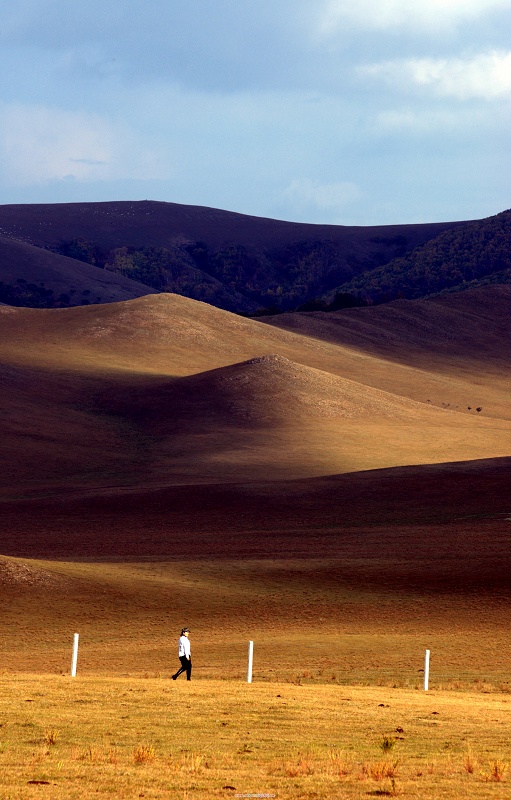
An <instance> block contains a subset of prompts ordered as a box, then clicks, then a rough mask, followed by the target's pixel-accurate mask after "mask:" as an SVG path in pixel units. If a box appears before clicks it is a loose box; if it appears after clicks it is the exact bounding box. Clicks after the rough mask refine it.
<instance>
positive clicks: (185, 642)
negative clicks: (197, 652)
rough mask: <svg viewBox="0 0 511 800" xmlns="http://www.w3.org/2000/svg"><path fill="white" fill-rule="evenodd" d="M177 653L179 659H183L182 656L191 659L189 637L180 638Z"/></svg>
mask: <svg viewBox="0 0 511 800" xmlns="http://www.w3.org/2000/svg"><path fill="white" fill-rule="evenodd" d="M177 653H178V656H179V658H181V656H186V657H187V658H190V655H191V648H190V640H189V638H188V637H187V636H180V637H179V643H178V651H177Z"/></svg>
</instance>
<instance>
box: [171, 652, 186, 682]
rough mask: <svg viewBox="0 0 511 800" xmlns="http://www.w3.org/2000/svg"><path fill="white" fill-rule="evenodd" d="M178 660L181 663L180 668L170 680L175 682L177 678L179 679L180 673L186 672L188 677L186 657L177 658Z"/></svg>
mask: <svg viewBox="0 0 511 800" xmlns="http://www.w3.org/2000/svg"><path fill="white" fill-rule="evenodd" d="M179 660H180V662H181V667H180V668H179V669H178V671H177V672H176V673H174V675H173V676H172V680H173V681H175V680H176V679H177V678H179V676H180V675H181V673H182V672H186V675H187V677H188V659H187V658H186V656H179Z"/></svg>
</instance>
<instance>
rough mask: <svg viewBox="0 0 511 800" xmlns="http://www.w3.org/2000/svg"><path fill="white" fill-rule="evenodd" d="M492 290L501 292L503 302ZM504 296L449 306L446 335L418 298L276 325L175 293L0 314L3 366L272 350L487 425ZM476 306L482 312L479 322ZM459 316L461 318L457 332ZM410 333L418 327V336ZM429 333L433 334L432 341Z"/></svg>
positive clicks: (503, 345) (118, 368)
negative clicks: (481, 418) (478, 417)
mask: <svg viewBox="0 0 511 800" xmlns="http://www.w3.org/2000/svg"><path fill="white" fill-rule="evenodd" d="M493 288H495V290H497V289H502V290H503V293H502V296H500V293H499V295H498V298H500V302H497V301H496V299H495V298H494V297H493V296H492V294H491V292H492V291H493ZM506 289H507V287H490V288H489V289H480V290H477V291H476V292H474V293H469V292H463V293H461V294H460V295H453V296H449V297H448V298H445V300H444V301H443V302H444V304H445V306H446V308H447V312H448V313H449V316H450V323H449V326H447V323H446V320H445V315H443V316H442V317H441V318H438V315H437V312H436V307H435V305H434V304H433V303H429V304H427V303H423V302H422V301H414V302H412V301H406V303H403V304H401V303H400V302H399V301H398V302H397V303H393V304H390V305H389V306H385V307H376V308H369V309H356V310H355V311H357V312H361V313H362V312H364V316H363V317H362V316H361V317H359V316H357V315H355V316H353V313H352V312H351V311H346V312H339V313H333V314H328V315H325V314H323V315H316V314H315V315H309V314H294V315H282V316H278V317H276V318H272V320H273V324H271V325H270V324H265V322H264V321H263V322H262V321H255V320H251V319H245V318H243V317H239V316H237V315H235V314H231V313H229V312H226V311H222V310H221V309H217V308H214V307H213V306H209V305H207V304H205V303H199V302H197V301H194V300H190V299H188V298H184V297H180V296H178V295H170V294H160V295H152V296H147V297H142V298H138V299H136V300H133V301H128V302H123V303H111V304H106V305H99V306H87V307H79V308H70V309H59V310H39V309H23V308H17V309H12V308H8V307H0V337H1V341H2V360H3V361H4V362H5V363H16V364H26V365H32V366H34V365H40V366H41V367H46V368H48V369H50V370H52V371H54V370H55V369H58V370H59V371H62V370H69V369H72V370H79V371H85V372H96V373H103V374H105V373H106V374H109V373H112V372H113V371H115V372H117V373H119V374H120V373H123V372H126V371H128V372H136V373H145V374H157V375H190V374H194V373H197V372H202V371H204V370H207V369H214V368H215V367H221V366H227V365H229V364H234V363H236V362H240V361H244V360H248V359H250V358H254V357H258V356H261V355H266V354H268V353H278V354H280V355H283V356H285V357H286V358H289V359H290V360H291V361H296V362H298V363H301V364H304V365H307V366H310V367H315V368H317V369H321V370H323V371H326V372H331V373H333V374H335V375H339V376H341V377H345V378H349V379H351V380H355V381H357V382H360V383H364V384H365V385H369V386H373V387H375V388H380V389H383V390H385V391H389V392H392V393H394V394H401V395H403V396H405V397H410V398H413V399H414V400H418V401H419V402H427V403H431V404H432V405H437V406H440V407H442V408H445V407H449V408H455V409H456V410H457V411H467V410H468V406H470V407H471V410H472V411H473V409H475V408H477V407H479V406H481V407H482V408H483V411H482V413H483V414H484V415H485V416H487V415H489V416H498V417H505V418H509V417H510V415H511V414H510V410H509V402H508V400H509V398H508V395H509V393H508V391H507V387H508V370H509V364H510V362H511V355H510V351H511V332H510V323H509V319H510V315H509V297H508V295H506V293H505V290H506ZM488 292H489V293H490V294H488ZM465 295H467V297H468V296H469V295H470V296H471V297H472V298H475V299H472V300H470V298H469V297H468V300H467V311H466V312H465V311H463V313H462V314H459V313H458V312H457V311H456V306H457V305H459V304H460V300H459V298H460V297H463V296H465ZM498 298H497V299H498ZM469 300H470V302H469ZM451 303H452V306H453V309H454V310H453V312H452V313H451V312H449V308H450V304H451ZM483 305H485V306H486V307H488V306H489V309H488V310H487V312H486V313H485V314H484V315H483V316H482V317H481V316H480V315H479V312H478V308H479V307H481V308H482V307H483ZM416 306H417V309H418V310H415V309H416ZM389 309H390V310H389ZM410 314H412V315H413V314H415V315H417V314H419V315H420V316H421V317H422V318H423V319H422V323H421V325H420V326H418V325H417V323H416V322H415V321H412V323H410V320H409V316H410ZM389 315H390V318H389ZM428 315H430V316H428ZM453 317H454V319H453ZM460 318H462V319H463V320H467V321H466V324H464V325H465V326H464V328H462V327H460V325H461V322H460ZM410 324H411V325H412V326H415V328H417V330H416V333H415V335H414V337H413V339H412V338H411V337H410V336H409V335H408V333H407V329H408V328H409V327H410ZM277 326H294V327H295V328H296V329H297V332H291V331H288V330H284V329H283V328H282V327H277ZM426 328H427V329H428V330H429V331H430V332H432V333H433V334H434V335H433V336H430V337H429V339H428V338H427V337H426V336H425V335H424V331H425V329H426ZM418 346H420V353H419V354H418V352H417V348H418ZM497 353H498V354H502V355H501V356H499V363H498V366H496V365H495V357H496V356H495V354H497ZM473 413H474V412H473Z"/></svg>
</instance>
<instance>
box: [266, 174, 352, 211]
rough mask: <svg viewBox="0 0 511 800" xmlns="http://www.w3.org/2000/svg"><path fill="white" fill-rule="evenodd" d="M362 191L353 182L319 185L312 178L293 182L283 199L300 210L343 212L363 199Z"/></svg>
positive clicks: (284, 192)
mask: <svg viewBox="0 0 511 800" xmlns="http://www.w3.org/2000/svg"><path fill="white" fill-rule="evenodd" d="M362 196H363V192H362V190H361V189H360V188H359V187H358V186H357V185H356V184H355V183H352V182H351V181H338V182H335V183H319V182H318V181H313V180H311V179H310V178H298V179H295V180H293V181H292V182H291V183H290V184H289V186H288V187H287V188H286V189H284V191H283V193H282V198H283V200H285V201H286V202H287V203H289V204H290V205H291V206H292V207H294V208H296V209H298V210H302V209H303V210H309V209H316V210H318V211H325V212H335V211H341V210H342V209H344V208H345V207H346V206H348V205H350V204H351V203H354V202H356V201H358V200H360V199H361V197H362Z"/></svg>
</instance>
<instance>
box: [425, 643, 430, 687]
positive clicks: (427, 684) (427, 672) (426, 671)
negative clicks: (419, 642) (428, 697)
mask: <svg viewBox="0 0 511 800" xmlns="http://www.w3.org/2000/svg"><path fill="white" fill-rule="evenodd" d="M429 656H430V651H429V650H426V655H425V657H424V691H425V692H427V691H428V689H429Z"/></svg>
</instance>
